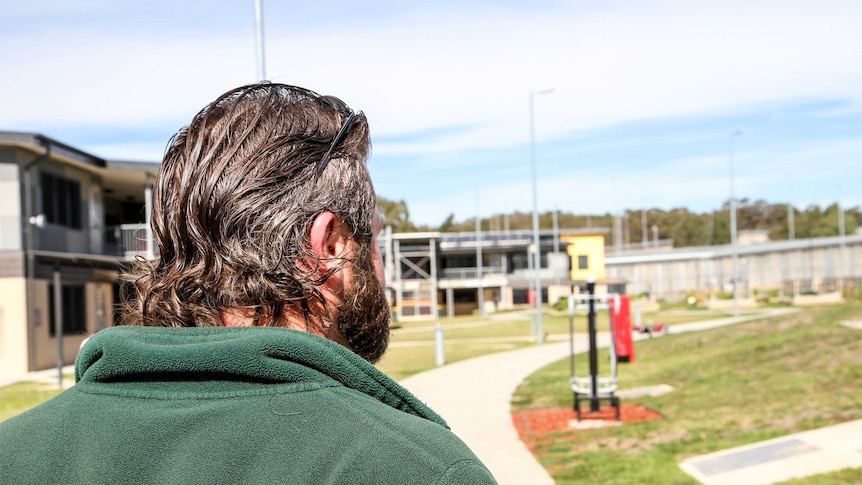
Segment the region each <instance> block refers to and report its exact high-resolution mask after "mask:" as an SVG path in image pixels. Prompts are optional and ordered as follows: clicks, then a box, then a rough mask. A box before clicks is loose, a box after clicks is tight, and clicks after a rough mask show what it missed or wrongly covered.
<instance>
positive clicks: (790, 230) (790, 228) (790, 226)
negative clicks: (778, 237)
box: [787, 203, 796, 241]
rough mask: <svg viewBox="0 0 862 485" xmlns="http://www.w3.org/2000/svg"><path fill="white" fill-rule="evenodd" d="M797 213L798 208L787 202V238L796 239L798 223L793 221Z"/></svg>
mask: <svg viewBox="0 0 862 485" xmlns="http://www.w3.org/2000/svg"><path fill="white" fill-rule="evenodd" d="M795 214H796V210H795V209H794V208H793V204H790V203H788V204H787V239H789V240H791V241H792V240H794V239H795V238H796V224H795V223H794V221H793V217H794V216H795Z"/></svg>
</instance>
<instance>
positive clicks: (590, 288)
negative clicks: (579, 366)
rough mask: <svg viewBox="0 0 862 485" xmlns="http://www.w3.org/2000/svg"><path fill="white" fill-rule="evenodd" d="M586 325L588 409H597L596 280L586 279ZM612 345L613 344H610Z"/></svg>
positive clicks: (594, 410)
mask: <svg viewBox="0 0 862 485" xmlns="http://www.w3.org/2000/svg"><path fill="white" fill-rule="evenodd" d="M587 293H588V294H589V296H588V298H589V303H588V304H587V309H588V311H587V326H588V331H589V338H590V411H591V412H594V413H596V412H598V411H599V354H598V344H597V343H596V281H595V280H594V279H592V278H590V279H588V280H587ZM611 345H613V344H611Z"/></svg>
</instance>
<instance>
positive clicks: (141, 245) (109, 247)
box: [102, 223, 158, 259]
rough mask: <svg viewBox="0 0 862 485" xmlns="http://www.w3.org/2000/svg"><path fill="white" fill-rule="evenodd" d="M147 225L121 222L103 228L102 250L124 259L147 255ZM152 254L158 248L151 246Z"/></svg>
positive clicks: (109, 254) (155, 252) (156, 252)
mask: <svg viewBox="0 0 862 485" xmlns="http://www.w3.org/2000/svg"><path fill="white" fill-rule="evenodd" d="M148 242H149V243H150V244H155V243H153V242H152V241H147V225H146V224H143V223H142V224H122V225H119V226H112V227H108V228H106V229H105V238H104V241H103V243H104V244H103V246H102V247H103V251H104V253H105V254H106V255H108V256H117V257H120V258H124V259H135V258H137V257H138V256H143V257H145V258H146V257H147V243H148ZM153 254H158V248H156V247H153Z"/></svg>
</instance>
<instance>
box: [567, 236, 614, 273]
mask: <svg viewBox="0 0 862 485" xmlns="http://www.w3.org/2000/svg"><path fill="white" fill-rule="evenodd" d="M560 241H562V242H564V243H568V247H567V248H566V251H567V252H568V254H569V258H571V260H572V270H571V278H572V281H587V280H589V279H593V280H595V281H600V280H604V279H605V237H604V235H602V234H564V235H562V236H560Z"/></svg>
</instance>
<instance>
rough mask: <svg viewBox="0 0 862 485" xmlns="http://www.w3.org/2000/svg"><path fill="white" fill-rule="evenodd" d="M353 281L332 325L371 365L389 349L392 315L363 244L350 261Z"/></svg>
mask: <svg viewBox="0 0 862 485" xmlns="http://www.w3.org/2000/svg"><path fill="white" fill-rule="evenodd" d="M353 273H354V282H353V286H352V288H351V290H350V291H346V292H345V294H344V299H343V300H342V302H341V304H340V305H338V308H337V309H336V311H337V312H338V313H337V315H336V317H335V324H336V325H337V326H338V330H339V331H340V332H341V334H342V335H343V336H344V338H346V339H347V342H348V343H349V344H350V346H351V348H353V352H355V353H356V355H358V356H360V357H362V358H363V359H365V360H367V361H368V362H371V363H372V364H374V363H375V362H377V361H378V360H380V358H381V357H383V353H384V352H386V348H387V347H388V346H389V321H390V318H391V312H390V311H389V302H388V301H387V300H386V294H385V293H384V291H383V285H382V284H381V283H380V281H379V280H378V279H377V276H376V275H375V273H374V263H372V261H371V251H370V249H369V247H368V246H367V245H365V244H363V245H362V248H361V249H360V250H359V255H358V256H357V258H356V260H355V261H354V262H353Z"/></svg>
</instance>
